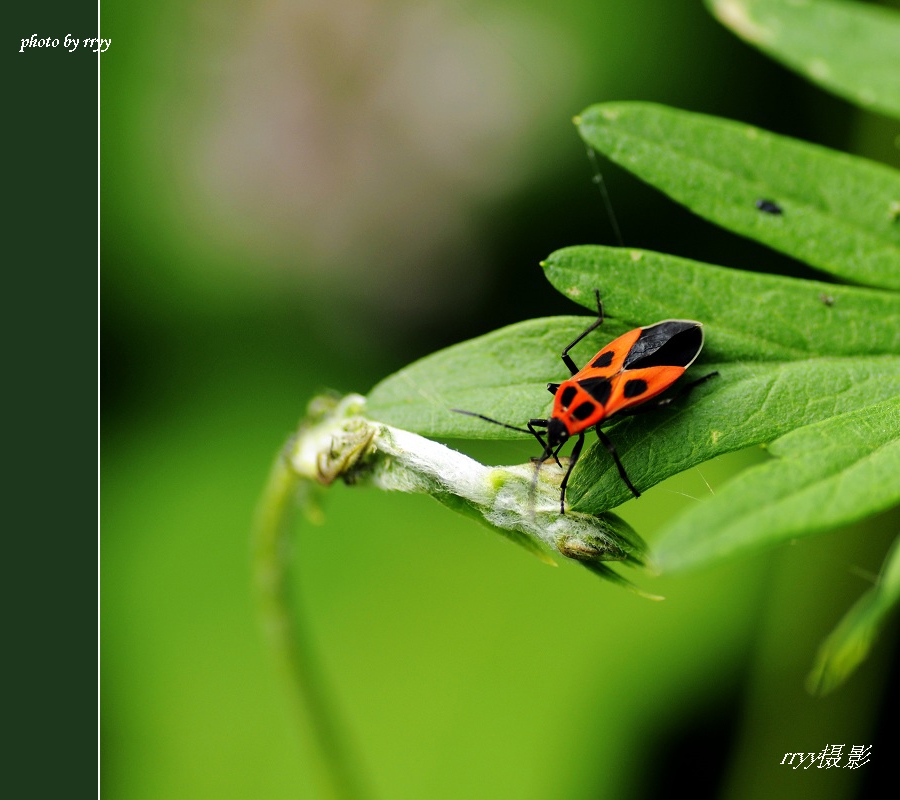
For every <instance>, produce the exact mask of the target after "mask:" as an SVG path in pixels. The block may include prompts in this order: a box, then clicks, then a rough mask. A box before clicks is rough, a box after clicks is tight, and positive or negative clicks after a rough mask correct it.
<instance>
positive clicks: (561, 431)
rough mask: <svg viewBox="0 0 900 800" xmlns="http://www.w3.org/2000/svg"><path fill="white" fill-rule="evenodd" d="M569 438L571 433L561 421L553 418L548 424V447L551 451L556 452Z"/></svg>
mask: <svg viewBox="0 0 900 800" xmlns="http://www.w3.org/2000/svg"><path fill="white" fill-rule="evenodd" d="M568 438H569V431H568V430H567V429H566V426H565V424H564V423H563V421H562V420H561V419H557V418H556V417H553V419H551V420H550V422H549V423H548V424H547V445H548V446H549V448H550V449H551V450H555V449H556V448H557V447H559V446H560V445H561V444H562V443H563V442H565V441H566V439H568ZM548 455H549V453H548Z"/></svg>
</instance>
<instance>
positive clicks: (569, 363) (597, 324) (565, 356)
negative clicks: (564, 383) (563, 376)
mask: <svg viewBox="0 0 900 800" xmlns="http://www.w3.org/2000/svg"><path fill="white" fill-rule="evenodd" d="M594 297H596V298H597V319H596V320H594V322H592V323H591V324H590V325H588V327H587V328H585V329H584V330H583V331H582V332H581V333H579V334H578V336H576V337H575V338H574V339H573V340H572V341H571V342H570V343H569V345H568V347H566V349H565V350H563V351H562V360H563V363H564V364H565V365H566V366H567V367H568V368H569V372H571V373H572V374H573V375H577V374H578V367H576V366H575V362H574V361H573V360H572V356H570V355H569V350H571V349H572V348H573V347H575V345H576V344H578V343H579V342H580V341H581V340H582V339H583V338H584V337H585V336H587V335H588V334H589V333H590V332H591V331H593V330H596V329H597V328H599V327H600V326H601V325H602V324H603V303H601V302H600V292H599V291H598V290H597V289H594Z"/></svg>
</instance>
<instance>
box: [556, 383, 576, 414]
mask: <svg viewBox="0 0 900 800" xmlns="http://www.w3.org/2000/svg"><path fill="white" fill-rule="evenodd" d="M574 399H575V387H574V386H571V385H570V386H567V387H566V388H565V389H563V390H562V394H561V395H560V396H559V402H560V403H562V407H563V408H568V407H569V403H571V402H572V401H573V400H574Z"/></svg>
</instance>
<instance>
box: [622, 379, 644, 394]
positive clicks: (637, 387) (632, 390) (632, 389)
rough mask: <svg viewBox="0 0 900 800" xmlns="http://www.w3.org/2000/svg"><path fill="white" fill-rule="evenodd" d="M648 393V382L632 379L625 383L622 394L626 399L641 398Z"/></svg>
mask: <svg viewBox="0 0 900 800" xmlns="http://www.w3.org/2000/svg"><path fill="white" fill-rule="evenodd" d="M646 391H647V381H643V380H641V379H640V378H632V379H631V380H630V381H627V382H626V383H625V388H624V389H623V390H622V394H624V395H625V397H640V396H641V395H642V394H643V393H644V392H646Z"/></svg>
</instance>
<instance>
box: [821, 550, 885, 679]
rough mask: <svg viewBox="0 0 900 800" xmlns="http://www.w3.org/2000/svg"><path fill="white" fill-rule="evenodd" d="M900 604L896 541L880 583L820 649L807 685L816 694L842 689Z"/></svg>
mask: <svg viewBox="0 0 900 800" xmlns="http://www.w3.org/2000/svg"><path fill="white" fill-rule="evenodd" d="M898 603H900V539H896V540H895V541H894V544H893V546H892V547H891V551H890V552H889V553H888V556H887V558H886V559H885V562H884V567H883V568H882V570H881V575H880V576H879V579H878V582H877V583H876V584H875V586H874V587H872V589H870V590H869V591H868V592H866V593H865V594H864V595H863V596H862V597H861V598H860V599H859V600H858V601H857V602H856V604H855V605H854V606H853V608H851V609H850V610H849V611H848V612H847V614H846V615H845V616H844V618H843V619H842V620H841V621H840V623H839V624H838V626H837V627H836V628H835V629H834V631H832V633H831V634H830V635H829V636H828V638H827V639H826V640H825V641H824V642H823V643H822V647H821V648H819V653H818V655H817V656H816V663H815V665H814V666H813V669H812V672H811V673H810V676H809V679H808V681H807V688H808V689H809V690H810V691H811V692H813V693H814V694H827V693H828V692H830V691H832V690H833V689H836V688H837V687H838V686H840V685H841V684H842V683H843V682H844V681H845V680H846V679H847V678H848V677H849V676H850V674H851V673H852V672H853V670H855V669H856V667H857V666H858V665H859V664H861V663H862V661H863V660H864V659H865V657H866V656H867V655H868V654H869V649H870V648H871V646H872V642H874V640H875V637H876V635H877V633H878V629H879V628H880V627H881V624H882V622H883V621H884V618H885V617H886V616H887V614H888V612H890V611H891V610H892V609H893V608H895V607H896V606H897V604H898Z"/></svg>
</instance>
